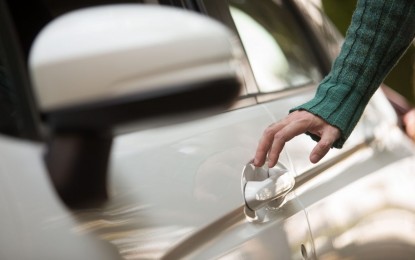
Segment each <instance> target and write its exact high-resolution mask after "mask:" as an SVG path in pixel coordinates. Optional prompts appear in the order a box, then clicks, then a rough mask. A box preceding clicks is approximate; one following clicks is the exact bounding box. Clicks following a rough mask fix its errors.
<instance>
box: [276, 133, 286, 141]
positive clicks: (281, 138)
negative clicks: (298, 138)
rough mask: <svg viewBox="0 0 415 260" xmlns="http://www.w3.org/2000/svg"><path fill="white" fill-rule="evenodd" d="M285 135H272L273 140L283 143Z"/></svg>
mask: <svg viewBox="0 0 415 260" xmlns="http://www.w3.org/2000/svg"><path fill="white" fill-rule="evenodd" d="M285 138H286V137H285V134H284V133H283V132H278V133H276V134H274V140H277V141H278V140H283V141H285Z"/></svg>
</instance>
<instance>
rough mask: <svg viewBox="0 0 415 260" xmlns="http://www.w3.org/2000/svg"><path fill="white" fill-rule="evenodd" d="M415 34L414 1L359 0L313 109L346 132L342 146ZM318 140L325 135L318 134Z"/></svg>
mask: <svg viewBox="0 0 415 260" xmlns="http://www.w3.org/2000/svg"><path fill="white" fill-rule="evenodd" d="M414 35H415V1H414V0H376V1H374V0H359V2H358V4H357V8H356V11H355V13H354V15H353V18H352V23H351V25H350V27H349V30H348V32H347V35H346V39H345V43H344V44H343V46H342V50H341V52H340V54H339V56H338V58H337V59H336V60H335V62H334V64H333V67H332V70H331V72H330V74H329V75H328V76H327V77H326V78H325V79H324V80H323V81H322V83H321V84H320V86H319V87H318V90H317V93H316V96H315V97H314V99H312V100H311V101H309V102H307V103H306V104H303V105H301V106H299V107H296V108H294V109H293V110H291V111H295V110H307V111H309V112H311V113H313V114H315V115H318V116H319V117H321V118H323V119H324V120H325V121H327V122H328V123H329V124H331V125H333V126H336V127H337V128H339V129H340V131H341V137H340V138H339V139H338V140H337V141H336V142H335V143H334V145H333V146H334V147H337V148H340V147H342V146H343V143H344V142H345V141H346V139H347V138H348V137H349V135H350V133H351V132H352V130H353V129H354V127H355V126H356V124H357V122H358V120H359V118H360V117H361V115H362V113H363V110H364V108H365V107H366V105H367V103H368V102H369V99H370V98H371V97H372V95H373V93H374V92H375V91H376V89H377V88H378V87H379V85H380V83H381V82H382V81H383V80H384V78H385V77H386V75H387V74H388V73H389V71H390V70H391V69H392V67H393V66H394V65H395V63H396V62H397V61H398V59H399V58H400V57H401V55H402V54H403V53H404V52H405V50H406V49H407V47H408V46H409V45H410V43H411V42H412V40H413V38H414ZM312 137H313V139H316V140H318V139H319V137H318V136H315V135H312Z"/></svg>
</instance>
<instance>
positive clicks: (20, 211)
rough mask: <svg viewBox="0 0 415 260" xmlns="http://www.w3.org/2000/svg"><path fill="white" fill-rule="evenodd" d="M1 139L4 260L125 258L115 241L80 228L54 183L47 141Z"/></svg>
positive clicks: (0, 242) (0, 247)
mask: <svg viewBox="0 0 415 260" xmlns="http://www.w3.org/2000/svg"><path fill="white" fill-rule="evenodd" d="M0 143H1V145H0V165H1V167H0V216H1V217H0V220H1V232H0V259H33V260H44V259H67V260H72V259H93V260H100V259H103V260H104V259H107V260H113V259H121V257H120V255H119V253H118V252H117V251H116V250H115V247H114V246H113V245H111V244H109V243H107V242H103V241H101V240H100V239H99V238H97V237H94V236H91V235H88V234H80V233H79V232H78V231H77V229H76V227H77V225H78V224H77V220H76V218H74V216H73V215H72V213H71V212H69V211H68V209H66V208H65V207H64V206H63V205H62V204H61V202H60V201H59V199H58V198H57V196H56V194H55V192H54V190H53V187H51V185H50V182H49V179H48V175H47V172H46V169H45V167H44V163H43V151H44V149H43V146H42V145H40V144H36V143H28V142H25V141H20V140H15V139H11V138H6V137H0Z"/></svg>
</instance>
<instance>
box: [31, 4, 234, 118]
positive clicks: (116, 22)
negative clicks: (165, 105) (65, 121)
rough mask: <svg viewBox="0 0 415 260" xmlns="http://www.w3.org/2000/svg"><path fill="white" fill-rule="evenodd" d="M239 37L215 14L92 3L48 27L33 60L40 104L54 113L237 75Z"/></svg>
mask: <svg viewBox="0 0 415 260" xmlns="http://www.w3.org/2000/svg"><path fill="white" fill-rule="evenodd" d="M234 37H235V36H234V35H233V34H232V33H231V32H230V30H228V29H227V28H226V27H225V26H223V25H222V24H220V23H218V22H216V21H214V20H213V19H210V18H208V17H205V16H202V15H199V14H196V13H194V12H190V11H185V10H181V9H178V8H172V7H170V8H168V7H161V6H153V5H151V6H144V5H139V4H120V5H108V6H101V7H93V8H88V9H82V10H77V11H73V12H71V13H68V14H64V15H63V16H61V17H59V18H57V19H56V20H54V21H52V22H51V23H50V24H48V25H47V26H46V27H45V28H44V29H43V30H42V32H41V33H40V34H39V36H38V37H37V39H36V41H35V43H34V45H33V47H32V50H31V54H30V61H29V65H30V69H31V76H32V79H33V82H34V85H35V92H36V95H37V98H38V102H39V105H40V107H41V109H42V110H43V111H50V110H52V109H55V108H62V107H67V106H71V105H75V104H84V103H85V102H96V101H102V100H108V99H114V98H120V97H123V96H127V95H132V94H145V93H147V92H155V91H168V89H169V87H178V86H182V85H185V84H190V83H195V82H205V81H209V80H212V79H221V78H229V77H235V75H238V73H239V65H238V61H237V58H238V57H239V56H240V55H241V50H240V46H239V43H238V42H237V41H236V39H235V38H234ZM172 85H173V86H172Z"/></svg>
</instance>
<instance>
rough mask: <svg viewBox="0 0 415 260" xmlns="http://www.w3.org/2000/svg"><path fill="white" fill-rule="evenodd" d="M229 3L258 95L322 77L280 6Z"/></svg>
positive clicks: (251, 0) (296, 28) (236, 0)
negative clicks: (257, 88)
mask: <svg viewBox="0 0 415 260" xmlns="http://www.w3.org/2000/svg"><path fill="white" fill-rule="evenodd" d="M229 3H230V6H229V8H230V11H231V15H232V17H233V19H234V22H235V25H236V28H237V30H238V33H239V35H240V37H241V40H242V43H243V45H244V48H245V51H246V53H247V56H248V59H249V61H250V63H251V67H252V70H253V73H254V76H255V79H256V81H257V83H258V87H259V89H260V92H274V91H279V90H283V89H286V88H291V87H298V86H303V85H307V84H309V83H311V82H316V81H318V80H319V79H320V78H321V75H320V73H319V71H318V67H317V65H316V61H315V60H314V58H313V54H312V51H311V49H310V48H309V46H308V45H307V39H306V38H305V37H304V36H303V34H302V30H301V28H300V27H299V25H298V24H297V23H296V21H295V19H294V17H293V16H292V14H291V13H290V12H289V11H288V10H286V8H285V7H284V6H283V5H282V4H278V3H276V2H275V1H254V0H230V1H229Z"/></svg>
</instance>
